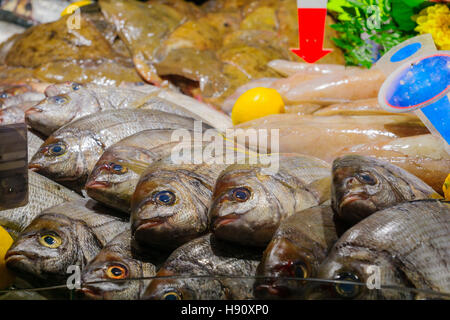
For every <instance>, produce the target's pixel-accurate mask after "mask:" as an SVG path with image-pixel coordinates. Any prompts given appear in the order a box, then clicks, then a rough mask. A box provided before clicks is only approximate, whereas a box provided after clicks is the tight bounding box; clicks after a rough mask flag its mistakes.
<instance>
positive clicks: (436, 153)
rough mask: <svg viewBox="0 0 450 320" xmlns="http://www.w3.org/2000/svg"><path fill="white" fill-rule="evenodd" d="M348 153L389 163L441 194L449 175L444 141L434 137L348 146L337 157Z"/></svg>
mask: <svg viewBox="0 0 450 320" xmlns="http://www.w3.org/2000/svg"><path fill="white" fill-rule="evenodd" d="M345 154H359V155H365V156H369V157H375V158H378V159H382V160H385V161H388V162H390V163H392V164H394V165H396V166H399V167H401V168H403V169H405V170H406V171H408V172H410V173H412V174H414V175H415V176H417V177H418V178H420V179H422V180H423V181H424V182H425V183H427V184H428V185H430V186H431V187H433V189H434V190H435V191H436V192H438V193H442V185H443V183H444V181H445V178H446V177H447V175H448V173H449V172H450V155H449V154H448V153H447V152H446V151H445V142H443V141H442V140H440V139H439V138H437V137H435V136H433V135H432V134H424V135H418V136H414V137H405V138H398V139H394V140H391V141H384V142H373V143H367V144H361V145H354V146H349V147H348V148H344V149H342V150H341V151H340V152H339V153H338V156H339V155H345Z"/></svg>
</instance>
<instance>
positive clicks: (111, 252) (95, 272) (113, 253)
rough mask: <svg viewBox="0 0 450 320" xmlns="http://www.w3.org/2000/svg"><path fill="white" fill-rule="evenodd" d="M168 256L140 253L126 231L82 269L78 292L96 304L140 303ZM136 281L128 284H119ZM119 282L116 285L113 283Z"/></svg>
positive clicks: (128, 231)
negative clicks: (137, 301) (96, 301)
mask: <svg viewBox="0 0 450 320" xmlns="http://www.w3.org/2000/svg"><path fill="white" fill-rule="evenodd" d="M164 257H166V258H167V254H165V255H164V254H160V255H159V256H156V254H155V253H154V252H153V253H152V254H149V253H145V252H142V251H141V250H140V249H139V248H138V247H137V246H136V244H135V243H134V241H133V239H132V237H131V231H130V230H127V231H124V232H122V233H121V234H119V235H117V236H116V237H115V238H114V239H112V240H111V241H110V242H108V243H107V244H106V245H105V246H104V247H103V248H102V249H101V250H100V252H99V253H98V254H97V256H96V257H95V258H94V259H93V260H92V261H90V262H89V263H88V264H87V265H86V267H85V268H84V269H83V272H82V274H81V283H82V285H81V289H80V291H81V292H82V293H83V295H84V296H85V297H87V298H88V299H95V300H139V299H140V297H141V295H142V294H143V293H144V292H143V291H144V290H145V288H147V286H148V284H149V283H150V281H151V280H141V278H145V277H154V276H155V275H156V271H157V268H158V266H159V265H160V264H162V263H163V262H164V260H163V259H164ZM126 279H135V280H130V281H120V280H126ZM116 280H119V281H120V282H119V281H116Z"/></svg>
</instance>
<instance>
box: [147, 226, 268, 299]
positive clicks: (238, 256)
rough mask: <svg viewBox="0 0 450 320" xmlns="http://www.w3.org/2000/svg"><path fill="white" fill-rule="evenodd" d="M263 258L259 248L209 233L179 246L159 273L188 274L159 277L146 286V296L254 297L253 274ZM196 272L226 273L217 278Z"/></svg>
mask: <svg viewBox="0 0 450 320" xmlns="http://www.w3.org/2000/svg"><path fill="white" fill-rule="evenodd" d="M260 258H261V255H260V253H259V252H257V251H254V250H251V249H247V248H245V247H236V246H234V245H230V244H227V243H223V242H220V241H219V240H216V239H215V238H214V236H212V235H211V234H207V235H205V236H202V237H200V238H197V239H194V240H192V241H190V242H188V243H186V244H184V245H183V246H181V247H179V248H178V249H176V250H175V251H174V252H173V253H172V254H171V255H170V257H169V258H168V259H167V261H166V262H165V263H164V265H163V266H162V267H161V269H160V270H159V271H158V273H157V274H156V276H157V277H158V276H187V277H180V278H173V279H171V278H168V279H158V278H156V279H154V280H153V281H152V282H151V283H150V285H149V286H148V287H147V289H146V290H145V293H144V295H143V299H149V300H223V299H236V300H244V299H253V298H254V296H253V282H254V280H253V278H252V277H254V276H255V273H256V267H257V266H258V263H259V259H260ZM195 276H204V277H205V276H211V277H214V276H225V277H219V278H215V279H214V278H207V277H206V278H198V277H197V278H196V277H195ZM226 276H229V278H227V277H226ZM232 276H238V277H246V276H247V277H249V279H245V280H244V279H240V278H239V279H233V278H231V277H232Z"/></svg>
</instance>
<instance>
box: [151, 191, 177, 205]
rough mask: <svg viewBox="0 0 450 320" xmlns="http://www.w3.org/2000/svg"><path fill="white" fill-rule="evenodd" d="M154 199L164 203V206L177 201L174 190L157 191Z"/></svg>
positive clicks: (158, 202) (161, 203)
mask: <svg viewBox="0 0 450 320" xmlns="http://www.w3.org/2000/svg"><path fill="white" fill-rule="evenodd" d="M153 200H154V202H156V203H157V204H160V205H164V206H170V205H172V204H174V203H175V200H176V197H175V194H174V193H173V192H172V191H169V190H164V191H159V192H156V193H155V194H154V195H153Z"/></svg>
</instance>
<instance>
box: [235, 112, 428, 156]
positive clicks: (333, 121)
mask: <svg viewBox="0 0 450 320" xmlns="http://www.w3.org/2000/svg"><path fill="white" fill-rule="evenodd" d="M235 128H237V129H243V130H244V131H245V130H246V129H254V130H260V129H266V130H267V131H268V136H269V138H271V137H272V135H273V134H275V133H277V131H275V130H276V129H278V130H279V131H278V133H277V134H278V136H279V140H277V142H278V141H279V145H277V146H276V147H277V149H276V150H278V151H279V152H282V153H291V152H292V153H301V154H305V155H309V156H312V157H317V158H320V159H322V160H325V161H328V162H330V163H331V162H332V161H333V160H334V159H335V158H336V157H337V155H338V154H342V153H341V150H343V149H344V148H350V147H353V146H357V145H359V144H368V143H382V142H388V141H392V140H393V139H396V138H401V137H409V136H415V135H421V134H427V133H429V131H428V129H427V128H426V127H425V126H424V124H423V123H422V122H421V121H420V120H419V119H418V118H417V117H416V116H410V115H406V114H403V115H385V116H381V115H380V116H328V117H325V116H324V117H316V116H310V115H302V116H299V115H294V114H276V115H270V116H266V117H263V118H260V119H255V120H252V121H248V122H245V123H242V124H240V125H238V126H236V127H235ZM272 129H275V130H274V131H272ZM237 136H238V137H239V134H237ZM267 141H270V140H269V139H268V140H267ZM258 143H259V148H261V147H262V148H266V147H267V146H265V145H264V143H265V141H258ZM250 148H252V149H253V147H252V146H250ZM268 149H269V150H270V149H271V147H270V144H269V146H268Z"/></svg>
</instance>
